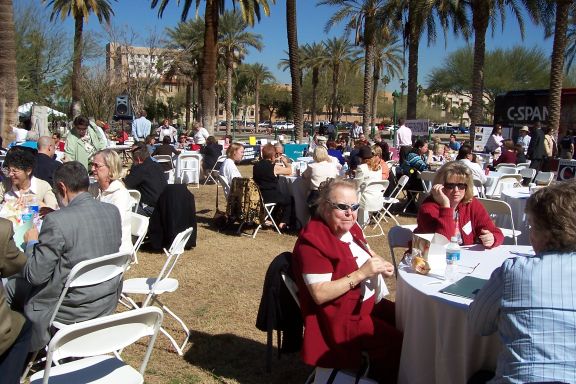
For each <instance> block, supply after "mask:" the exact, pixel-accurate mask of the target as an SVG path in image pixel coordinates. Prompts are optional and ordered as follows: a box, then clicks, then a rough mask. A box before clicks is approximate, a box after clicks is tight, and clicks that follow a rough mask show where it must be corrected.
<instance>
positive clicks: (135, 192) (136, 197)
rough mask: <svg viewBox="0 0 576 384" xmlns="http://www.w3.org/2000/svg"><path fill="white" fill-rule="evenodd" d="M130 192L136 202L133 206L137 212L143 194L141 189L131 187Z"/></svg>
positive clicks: (133, 209)
mask: <svg viewBox="0 0 576 384" xmlns="http://www.w3.org/2000/svg"><path fill="white" fill-rule="evenodd" d="M128 193H129V194H130V197H131V198H132V199H133V200H134V202H135V203H134V205H133V206H132V211H133V212H136V211H137V210H138V204H140V198H141V197H142V194H141V193H140V191H138V190H136V189H129V190H128Z"/></svg>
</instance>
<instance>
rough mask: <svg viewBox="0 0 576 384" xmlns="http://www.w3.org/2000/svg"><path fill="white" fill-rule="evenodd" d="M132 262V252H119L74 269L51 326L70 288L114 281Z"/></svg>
mask: <svg viewBox="0 0 576 384" xmlns="http://www.w3.org/2000/svg"><path fill="white" fill-rule="evenodd" d="M130 260H131V254H130V252H117V253H113V254H111V255H105V256H100V257H96V258H94V259H90V260H84V261H81V262H79V263H78V264H76V265H75V266H74V268H72V270H71V271H70V273H69V274H68V278H67V279H66V283H65V284H64V289H63V290H62V292H61V293H60V297H59V298H58V302H57V303H56V307H55V309H54V313H53V314H52V317H51V318H50V324H52V323H53V322H54V319H55V318H56V315H58V310H59V309H60V305H61V304H62V302H63V301H64V298H65V297H66V294H67V293H68V290H69V289H70V288H78V287H87V286H91V285H96V284H100V283H103V282H105V281H109V280H112V279H113V278H115V277H116V276H119V275H121V274H123V273H124V271H125V270H126V267H127V266H128V262H129V261H130Z"/></svg>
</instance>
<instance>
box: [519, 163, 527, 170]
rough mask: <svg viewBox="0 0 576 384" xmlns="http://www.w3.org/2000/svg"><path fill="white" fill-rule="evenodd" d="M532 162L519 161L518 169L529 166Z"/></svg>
mask: <svg viewBox="0 0 576 384" xmlns="http://www.w3.org/2000/svg"><path fill="white" fill-rule="evenodd" d="M529 166H530V163H518V164H516V169H522V168H528V167H529Z"/></svg>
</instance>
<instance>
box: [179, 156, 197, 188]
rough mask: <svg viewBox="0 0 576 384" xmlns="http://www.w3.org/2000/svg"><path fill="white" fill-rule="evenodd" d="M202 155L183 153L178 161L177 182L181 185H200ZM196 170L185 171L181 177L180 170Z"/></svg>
mask: <svg viewBox="0 0 576 384" xmlns="http://www.w3.org/2000/svg"><path fill="white" fill-rule="evenodd" d="M191 155H194V156H191ZM201 161H202V155H201V154H200V153H199V152H196V151H182V152H181V153H180V155H179V156H178V158H177V160H176V178H175V179H176V181H177V182H178V183H180V184H190V183H198V182H199V180H200V163H201ZM183 167H185V168H194V169H195V171H184V173H183V174H182V175H180V170H181V169H182V168H183Z"/></svg>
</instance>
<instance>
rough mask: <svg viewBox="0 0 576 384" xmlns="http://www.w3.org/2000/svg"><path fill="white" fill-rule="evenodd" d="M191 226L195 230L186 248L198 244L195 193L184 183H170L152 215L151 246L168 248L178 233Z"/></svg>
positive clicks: (149, 231) (149, 232)
mask: <svg viewBox="0 0 576 384" xmlns="http://www.w3.org/2000/svg"><path fill="white" fill-rule="evenodd" d="M190 227H193V228H194V231H193V232H192V236H190V240H188V242H187V243H186V246H185V249H190V248H192V247H195V246H196V236H197V233H198V231H197V226H196V203H195V200H194V195H193V194H192V193H191V192H190V191H189V190H188V188H187V187H186V185H184V184H168V185H167V186H166V188H164V191H163V192H162V194H161V195H160V197H159V198H158V202H157V203H156V207H155V208H154V212H153V213H152V216H151V217H150V229H149V230H148V235H149V236H150V246H151V247H152V248H153V249H157V250H159V249H162V248H166V249H168V248H169V247H170V245H171V244H172V241H173V240H174V238H175V237H176V235H177V234H178V233H180V232H182V231H184V230H185V229H187V228H190Z"/></svg>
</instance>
